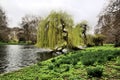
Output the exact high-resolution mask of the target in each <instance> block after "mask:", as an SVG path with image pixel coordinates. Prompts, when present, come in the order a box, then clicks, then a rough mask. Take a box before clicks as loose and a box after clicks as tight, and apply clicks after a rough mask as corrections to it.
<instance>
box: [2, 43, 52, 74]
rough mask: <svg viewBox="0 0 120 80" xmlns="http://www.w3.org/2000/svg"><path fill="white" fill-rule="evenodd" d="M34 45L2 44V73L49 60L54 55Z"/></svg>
mask: <svg viewBox="0 0 120 80" xmlns="http://www.w3.org/2000/svg"><path fill="white" fill-rule="evenodd" d="M44 51H46V50H45V49H39V48H36V47H35V46H33V45H0V74H1V73H6V72H11V71H15V70H19V69H21V68H22V67H25V66H29V65H32V64H35V63H37V62H38V61H43V60H47V59H49V58H51V57H53V56H54V55H53V54H52V53H45V52H44Z"/></svg>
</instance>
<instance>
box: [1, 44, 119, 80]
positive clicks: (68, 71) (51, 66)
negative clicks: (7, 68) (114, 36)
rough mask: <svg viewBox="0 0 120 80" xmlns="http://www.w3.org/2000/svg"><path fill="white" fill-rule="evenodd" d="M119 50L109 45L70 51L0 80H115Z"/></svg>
mask: <svg viewBox="0 0 120 80" xmlns="http://www.w3.org/2000/svg"><path fill="white" fill-rule="evenodd" d="M119 79H120V48H114V47H113V45H104V46H98V47H90V48H86V49H85V50H80V51H73V52H69V53H67V54H63V55H60V56H58V57H55V58H52V59H49V60H47V61H43V62H39V63H37V64H35V65H32V66H29V67H25V68H23V69H21V70H18V71H14V72H11V73H7V74H1V75H0V80H119Z"/></svg>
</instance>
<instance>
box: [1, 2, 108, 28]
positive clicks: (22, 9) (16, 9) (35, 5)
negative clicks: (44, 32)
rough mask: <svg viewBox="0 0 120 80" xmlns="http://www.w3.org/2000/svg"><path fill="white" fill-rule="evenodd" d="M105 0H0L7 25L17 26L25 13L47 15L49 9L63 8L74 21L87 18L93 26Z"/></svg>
mask: <svg viewBox="0 0 120 80" xmlns="http://www.w3.org/2000/svg"><path fill="white" fill-rule="evenodd" d="M105 1H106V0H0V6H2V8H3V9H4V10H5V12H6V14H7V16H8V21H9V27H16V26H19V25H18V24H19V23H20V21H21V17H23V16H25V15H26V14H32V15H39V16H47V15H48V14H49V13H50V11H51V10H63V11H66V12H68V13H69V14H71V15H72V16H73V19H74V21H75V23H77V22H80V21H81V20H87V21H88V22H89V24H90V26H92V27H94V26H95V25H96V22H97V20H98V19H97V16H98V14H99V13H100V11H101V10H102V9H103V6H104V3H105Z"/></svg>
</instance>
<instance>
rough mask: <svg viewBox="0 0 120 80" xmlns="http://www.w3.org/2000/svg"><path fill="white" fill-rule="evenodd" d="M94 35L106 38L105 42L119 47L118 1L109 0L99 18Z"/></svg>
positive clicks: (119, 18) (119, 5) (119, 14)
mask: <svg viewBox="0 0 120 80" xmlns="http://www.w3.org/2000/svg"><path fill="white" fill-rule="evenodd" d="M96 33H101V34H103V35H105V36H106V42H113V43H115V45H116V46H118V45H120V35H119V34H120V0H109V4H108V6H107V7H106V8H105V9H104V10H103V11H102V13H101V14H100V16H99V21H98V24H97V27H96Z"/></svg>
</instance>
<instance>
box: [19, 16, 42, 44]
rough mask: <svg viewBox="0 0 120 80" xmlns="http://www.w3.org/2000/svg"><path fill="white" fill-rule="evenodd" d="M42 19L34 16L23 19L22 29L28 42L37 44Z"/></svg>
mask: <svg viewBox="0 0 120 80" xmlns="http://www.w3.org/2000/svg"><path fill="white" fill-rule="evenodd" d="M40 20H41V18H40V17H37V16H32V15H26V16H24V17H22V22H21V27H22V28H23V29H24V35H25V37H26V41H32V42H36V38H37V37H36V35H37V28H38V24H39V22H40Z"/></svg>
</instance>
